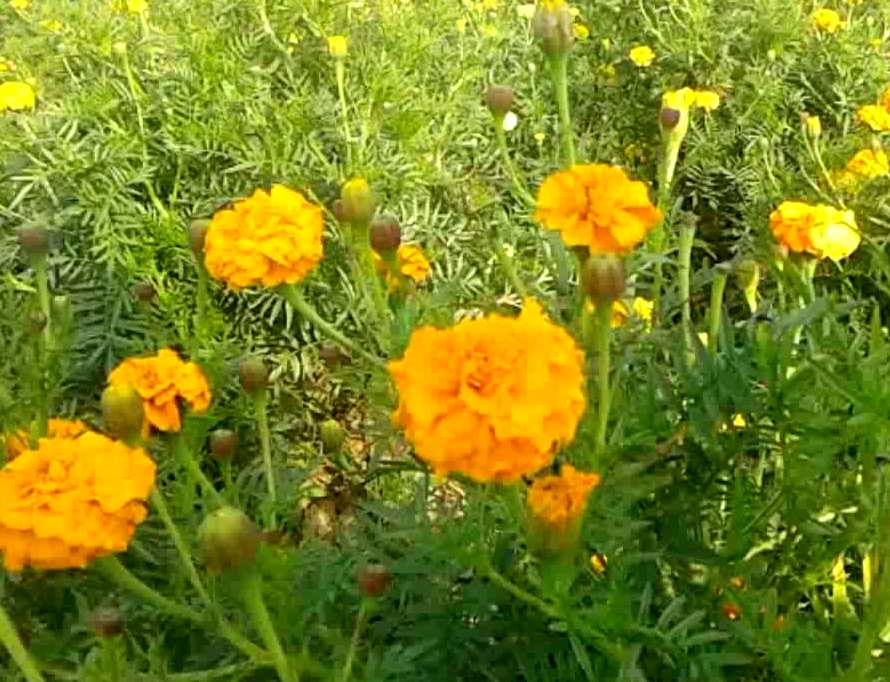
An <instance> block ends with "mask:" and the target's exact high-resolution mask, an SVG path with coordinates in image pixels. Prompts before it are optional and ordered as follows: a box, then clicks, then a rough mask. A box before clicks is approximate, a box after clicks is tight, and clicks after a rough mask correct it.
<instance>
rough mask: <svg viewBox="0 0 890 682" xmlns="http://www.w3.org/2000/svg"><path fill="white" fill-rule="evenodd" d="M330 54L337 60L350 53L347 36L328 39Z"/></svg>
mask: <svg viewBox="0 0 890 682" xmlns="http://www.w3.org/2000/svg"><path fill="white" fill-rule="evenodd" d="M328 52H330V54H331V56H332V57H335V58H336V59H343V58H344V57H345V56H346V54H347V52H349V41H348V40H347V38H346V36H330V37H328Z"/></svg>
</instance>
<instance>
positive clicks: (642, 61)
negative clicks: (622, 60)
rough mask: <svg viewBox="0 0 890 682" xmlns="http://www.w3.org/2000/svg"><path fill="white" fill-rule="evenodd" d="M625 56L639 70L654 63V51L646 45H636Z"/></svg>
mask: <svg viewBox="0 0 890 682" xmlns="http://www.w3.org/2000/svg"><path fill="white" fill-rule="evenodd" d="M627 56H628V57H629V58H630V61H632V62H633V63H634V64H636V65H637V66H639V67H640V68H644V67H647V66H650V65H651V64H652V62H654V61H655V51H654V50H653V49H652V48H651V47H649V46H648V45H637V46H636V47H634V48H633V49H631V51H630V52H629V53H628V55H627Z"/></svg>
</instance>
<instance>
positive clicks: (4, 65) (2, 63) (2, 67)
mask: <svg viewBox="0 0 890 682" xmlns="http://www.w3.org/2000/svg"><path fill="white" fill-rule="evenodd" d="M14 69H15V65H14V64H13V63H12V62H8V61H6V60H5V59H0V73H6V72H7V71H13V70H14Z"/></svg>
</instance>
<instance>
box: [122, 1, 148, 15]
mask: <svg viewBox="0 0 890 682" xmlns="http://www.w3.org/2000/svg"><path fill="white" fill-rule="evenodd" d="M127 11H128V12H129V13H130V14H144V13H145V12H147V11H148V0H127Z"/></svg>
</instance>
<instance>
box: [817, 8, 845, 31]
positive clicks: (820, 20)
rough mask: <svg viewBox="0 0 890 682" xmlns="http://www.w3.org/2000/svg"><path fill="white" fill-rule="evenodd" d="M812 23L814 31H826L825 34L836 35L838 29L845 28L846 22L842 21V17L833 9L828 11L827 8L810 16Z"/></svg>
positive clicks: (818, 10)
mask: <svg viewBox="0 0 890 682" xmlns="http://www.w3.org/2000/svg"><path fill="white" fill-rule="evenodd" d="M810 23H811V24H812V26H813V28H814V29H816V30H817V31H824V32H825V33H835V32H836V31H837V30H838V29H840V28H843V26H844V21H843V19H841V15H840V14H838V13H837V12H835V11H834V10H833V9H827V8H825V7H823V8H821V9H817V10H816V11H815V12H813V14H812V15H811V16H810Z"/></svg>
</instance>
